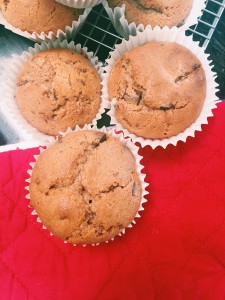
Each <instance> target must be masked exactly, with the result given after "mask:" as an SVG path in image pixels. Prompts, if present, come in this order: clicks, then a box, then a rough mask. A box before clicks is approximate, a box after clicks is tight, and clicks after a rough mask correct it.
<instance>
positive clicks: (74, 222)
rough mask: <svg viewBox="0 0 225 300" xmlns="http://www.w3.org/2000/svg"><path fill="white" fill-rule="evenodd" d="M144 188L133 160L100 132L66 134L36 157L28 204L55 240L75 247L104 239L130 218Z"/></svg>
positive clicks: (117, 141)
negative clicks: (63, 241) (61, 240)
mask: <svg viewBox="0 0 225 300" xmlns="http://www.w3.org/2000/svg"><path fill="white" fill-rule="evenodd" d="M141 196H142V187H141V183H140V179H139V177H138V175H137V172H136V163H135V158H134V156H133V154H132V153H131V151H130V150H129V149H128V148H127V147H126V146H125V145H124V144H123V143H122V142H121V141H120V140H118V139H117V138H114V137H112V136H110V135H107V134H104V133H102V132H98V131H88V130H85V131H79V132H76V133H74V132H72V133H70V134H67V135H66V137H64V138H61V139H60V140H59V141H58V142H56V143H55V144H54V145H53V146H51V147H50V148H48V149H47V150H46V151H45V152H43V153H42V154H41V155H40V157H39V158H38V160H37V162H36V164H35V166H34V169H33V173H32V176H31V183H30V204H31V206H32V207H34V209H35V210H36V212H37V214H38V215H39V218H40V219H41V221H42V223H43V224H44V225H45V226H46V227H47V228H48V229H49V230H50V231H51V232H52V233H53V234H54V235H56V236H57V237H59V238H60V239H63V240H65V241H67V242H70V243H73V244H80V243H82V244H92V243H99V242H103V241H107V240H109V239H111V238H113V237H114V236H115V235H117V234H118V233H120V232H121V231H122V229H123V228H125V227H127V226H128V225H129V224H130V223H131V222H132V220H133V219H134V217H135V215H136V213H137V211H138V209H139V206H140V202H141Z"/></svg>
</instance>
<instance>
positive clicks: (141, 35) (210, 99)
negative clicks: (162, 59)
mask: <svg viewBox="0 0 225 300" xmlns="http://www.w3.org/2000/svg"><path fill="white" fill-rule="evenodd" d="M150 41H162V42H176V43H178V44H180V45H183V46H184V47H186V48H188V49H189V50H190V51H191V52H192V53H193V54H195V55H196V56H197V58H198V59H199V60H200V62H201V64H202V67H203V69H204V71H205V75H206V98H205V101H204V105H203V108H202V110H201V113H200V115H199V116H198V118H197V120H196V121H195V122H194V123H193V124H192V125H191V126H190V127H189V128H187V129H186V130H184V131H183V132H181V133H179V134H178V135H176V136H172V137H169V138H163V139H146V138H143V137H141V136H137V135H136V134H133V133H131V132H129V131H128V130H127V129H125V128H124V127H123V126H122V125H121V124H120V123H119V122H118V121H117V119H116V116H115V110H116V99H109V94H108V79H109V76H110V73H111V70H112V68H113V66H114V64H115V62H116V61H117V59H119V58H120V57H121V56H123V54H124V53H125V52H127V51H129V50H131V49H133V48H136V47H138V46H141V45H144V44H146V43H148V42H150ZM204 51H205V48H201V47H199V45H198V42H194V41H193V40H192V38H191V37H187V36H185V34H184V33H183V32H180V30H179V29H177V28H176V27H173V28H172V29H169V28H168V27H164V28H162V29H161V28H160V27H158V26H157V27H155V28H154V29H153V30H151V29H149V28H146V29H145V30H144V31H143V32H138V33H137V36H130V39H129V40H128V41H126V40H124V39H123V41H122V43H121V44H119V45H116V47H115V50H114V51H112V52H111V53H110V55H111V57H110V58H109V59H107V61H106V62H107V66H106V67H105V68H104V71H105V73H104V74H103V99H104V100H103V101H104V102H105V104H104V106H105V107H108V108H111V110H110V111H109V112H108V115H109V116H110V117H111V125H115V124H116V125H117V129H118V130H122V131H123V132H124V135H125V136H128V137H130V138H131V139H132V141H133V142H134V143H136V142H139V143H140V144H141V145H142V147H145V146H147V145H149V146H151V147H152V148H153V149H155V148H156V147H157V146H161V147H163V148H164V149H165V148H166V147H167V146H168V145H169V144H172V145H174V146H176V145H177V143H178V141H183V142H186V140H187V138H188V137H189V136H191V137H194V136H195V132H196V131H201V130H202V128H201V126H202V125H203V124H208V120H207V119H208V117H211V116H213V112H212V110H213V109H214V108H216V102H215V101H217V100H218V98H217V96H216V92H217V91H218V89H217V86H218V84H217V83H216V82H215V78H216V73H215V72H213V71H212V68H213V65H212V61H210V60H209V55H208V54H205V52H204ZM109 100H112V101H111V102H110V101H109Z"/></svg>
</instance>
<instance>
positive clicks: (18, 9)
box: [0, 0, 83, 34]
mask: <svg viewBox="0 0 225 300" xmlns="http://www.w3.org/2000/svg"><path fill="white" fill-rule="evenodd" d="M0 8H1V10H2V13H3V16H4V18H5V19H6V20H7V21H8V22H9V23H10V24H11V25H12V26H14V27H16V28H19V29H20V30H22V31H28V32H29V33H32V32H36V33H38V34H40V33H41V32H45V33H47V32H50V31H53V32H54V33H55V34H56V32H57V30H58V29H62V30H63V31H64V30H65V28H66V26H71V25H72V22H73V21H74V20H78V18H79V15H80V14H82V13H83V11H82V10H77V9H73V8H70V7H67V6H64V5H62V4H60V3H57V2H56V1H55V0H32V1H27V0H6V1H4V0H1V2H0Z"/></svg>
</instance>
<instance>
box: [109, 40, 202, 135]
mask: <svg viewBox="0 0 225 300" xmlns="http://www.w3.org/2000/svg"><path fill="white" fill-rule="evenodd" d="M108 90H109V98H110V100H112V99H113V98H116V100H117V102H116V107H115V114H116V118H117V120H118V121H119V122H120V123H121V124H122V125H123V127H124V128H126V129H128V130H129V131H130V132H131V133H135V134H136V135H138V136H141V137H144V138H153V139H155V138H159V139H160V138H165V137H171V136H174V135H177V134H178V133H180V132H183V131H184V130H185V129H186V128H187V127H189V126H190V125H191V124H192V123H193V122H195V120H196V119H197V117H198V116H199V114H200V112H201V109H202V106H203V103H204V99H205V97H206V78H205V72H204V70H203V68H202V65H201V62H200V60H199V59H198V58H197V57H196V56H195V55H194V54H193V53H192V52H191V51H190V50H188V49H187V48H185V47H184V46H181V45H179V44H177V43H166V42H157V41H152V42H149V43H147V44H145V45H144V46H139V47H136V48H134V49H132V50H130V51H128V52H126V53H125V54H124V55H123V56H121V57H120V58H119V59H118V60H117V61H116V63H115V65H114V66H113V68H112V71H111V74H110V75H109V80H108Z"/></svg>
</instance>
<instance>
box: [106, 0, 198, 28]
mask: <svg viewBox="0 0 225 300" xmlns="http://www.w3.org/2000/svg"><path fill="white" fill-rule="evenodd" d="M192 2H193V0H169V1H168V0H138V1H135V0H126V1H122V0H108V3H109V6H111V7H116V6H121V5H122V4H125V5H126V10H125V17H126V19H127V21H128V23H132V22H135V23H136V25H138V24H143V25H144V26H147V25H151V26H152V27H155V26H156V25H159V26H160V27H163V26H168V27H173V26H180V25H182V24H183V22H184V20H185V19H186V18H187V17H188V15H189V13H190V11H191V8H192Z"/></svg>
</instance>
